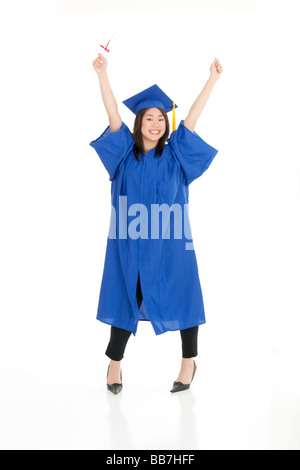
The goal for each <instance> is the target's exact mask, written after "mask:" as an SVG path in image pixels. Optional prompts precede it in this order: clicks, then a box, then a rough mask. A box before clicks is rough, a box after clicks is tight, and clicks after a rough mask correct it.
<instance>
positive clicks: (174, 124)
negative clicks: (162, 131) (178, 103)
mask: <svg viewBox="0 0 300 470" xmlns="http://www.w3.org/2000/svg"><path fill="white" fill-rule="evenodd" d="M172 130H173V131H176V115H175V103H173V129H172Z"/></svg>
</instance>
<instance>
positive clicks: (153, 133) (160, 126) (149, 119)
mask: <svg viewBox="0 0 300 470" xmlns="http://www.w3.org/2000/svg"><path fill="white" fill-rule="evenodd" d="M141 132H142V136H143V138H144V140H146V141H148V142H149V143H152V144H154V143H157V142H158V141H159V139H161V138H162V136H163V135H164V133H165V132H166V122H165V118H164V116H163V115H162V114H161V112H160V110H159V109H158V108H149V109H147V110H146V112H145V114H144V116H143V119H142V128H141Z"/></svg>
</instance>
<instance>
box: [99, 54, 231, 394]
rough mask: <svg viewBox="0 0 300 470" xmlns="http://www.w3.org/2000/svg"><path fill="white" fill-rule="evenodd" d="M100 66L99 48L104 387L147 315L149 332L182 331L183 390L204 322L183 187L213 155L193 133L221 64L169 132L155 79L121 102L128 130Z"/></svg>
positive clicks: (165, 100)
mask: <svg viewBox="0 0 300 470" xmlns="http://www.w3.org/2000/svg"><path fill="white" fill-rule="evenodd" d="M107 65H108V62H107V59H106V58H105V57H104V56H103V55H101V54H99V55H98V57H97V58H96V59H95V60H94V61H93V67H94V70H95V71H96V73H97V75H98V78H99V83H100V89H101V94H102V99H103V103H104V106H105V109H106V111H107V115H108V119H109V127H108V128H107V129H106V130H105V132H104V133H103V134H102V135H101V136H100V137H99V138H98V139H96V140H94V141H92V142H91V143H90V145H91V146H92V147H93V148H94V149H95V150H96V152H97V153H98V155H99V157H100V158H101V160H102V162H103V164H104V166H105V167H106V169H107V171H108V173H109V179H110V181H111V183H112V186H111V198H112V213H111V226H110V233H109V237H108V240H107V248H106V257H105V264H104V272H103V277H102V283H101V290H100V298H99V304H98V313H97V319H98V320H100V321H102V322H104V323H106V324H109V325H111V335H110V341H109V344H108V347H107V350H106V355H107V356H108V357H109V358H110V364H109V368H108V373H107V387H108V390H110V391H111V392H113V393H114V394H117V393H119V392H120V391H121V390H122V372H121V360H122V359H123V357H124V351H125V348H126V344H127V342H128V339H129V337H130V336H131V334H132V333H133V334H134V335H135V334H136V331H137V325H138V322H139V321H143V320H145V321H150V322H151V324H152V326H153V329H154V332H155V334H157V335H158V334H163V333H165V332H166V331H178V330H179V331H180V334H181V342H182V362H181V369H180V372H179V376H178V378H177V380H176V381H175V382H174V383H173V388H172V390H171V392H173V393H174V392H178V391H182V390H186V389H188V388H189V387H190V384H191V382H192V380H193V378H194V375H195V372H196V363H195V361H194V358H195V357H196V356H197V354H198V352H197V340H198V327H199V325H201V324H203V323H205V314H204V305H203V298H202V291H201V285H200V280H199V274H198V267H197V260H196V255H195V252H194V250H193V244H192V237H191V233H190V225H189V217H188V212H187V207H188V202H189V189H188V187H189V185H190V184H191V182H192V181H194V180H195V179H196V178H198V177H199V176H200V175H201V174H203V173H204V171H206V169H207V168H208V167H209V165H210V164H211V162H212V160H213V159H214V157H215V156H216V154H217V152H218V151H217V150H216V149H215V148H213V147H211V146H210V145H208V144H207V143H206V142H205V141H204V140H203V139H201V137H199V136H198V135H197V134H196V133H195V132H194V129H195V126H196V123H197V120H198V118H199V116H200V114H201V113H202V111H203V109H204V107H205V105H206V103H207V101H208V98H209V96H210V94H211V92H212V90H213V88H214V85H215V83H216V82H217V80H218V79H219V77H220V76H221V74H222V66H221V64H220V62H219V61H218V60H217V59H215V60H214V61H213V63H212V65H211V67H210V76H209V78H208V80H207V82H206V84H205V86H204V88H203V90H202V91H201V93H200V95H199V96H198V97H197V99H196V101H195V102H194V104H193V105H192V107H191V109H190V112H189V114H188V116H187V117H186V119H185V120H184V121H181V123H180V125H179V126H178V129H177V130H173V132H172V134H171V136H170V138H168V137H169V121H168V116H167V113H168V112H169V111H171V110H172V109H174V108H175V106H176V105H175V104H174V103H173V101H172V100H170V98H169V97H168V96H167V95H165V93H164V92H163V91H162V90H161V89H160V88H159V87H158V86H157V85H154V86H152V87H150V88H148V89H147V90H144V91H142V92H141V93H138V94H137V95H135V96H133V97H131V98H129V99H128V100H125V101H124V102H123V103H124V104H125V105H126V106H127V107H128V108H129V109H131V110H132V111H133V112H134V113H135V114H136V119H135V124H134V130H133V133H131V132H130V131H129V129H128V127H127V126H126V125H125V124H124V123H123V122H122V119H121V117H120V114H119V111H118V106H117V102H116V99H115V97H114V94H113V92H112V89H111V87H110V83H109V79H108V75H107ZM137 214H139V216H137ZM160 215H162V227H161V226H160V218H159V217H160ZM171 215H173V219H172V220H174V224H172V223H171ZM133 216H135V219H132V217H133ZM171 230H172V233H171Z"/></svg>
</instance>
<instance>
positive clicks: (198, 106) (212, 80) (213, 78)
mask: <svg viewBox="0 0 300 470" xmlns="http://www.w3.org/2000/svg"><path fill="white" fill-rule="evenodd" d="M222 72H223V68H222V66H221V64H220V62H219V61H218V59H215V60H214V61H213V63H212V64H211V66H210V77H209V79H208V80H207V82H206V84H205V85H204V88H203V90H202V91H201V93H200V95H199V96H198V98H197V99H196V101H195V103H194V104H193V106H192V107H191V109H190V112H189V114H188V116H187V118H186V119H185V121H184V125H185V127H187V128H188V129H189V130H190V131H191V132H194V130H195V127H196V124H197V121H198V119H199V116H200V114H201V113H202V111H203V109H204V107H205V105H206V103H207V101H208V98H209V97H210V94H211V92H212V90H213V88H214V86H215V84H216V82H217V81H218V79H219V78H220V76H221V74H222Z"/></svg>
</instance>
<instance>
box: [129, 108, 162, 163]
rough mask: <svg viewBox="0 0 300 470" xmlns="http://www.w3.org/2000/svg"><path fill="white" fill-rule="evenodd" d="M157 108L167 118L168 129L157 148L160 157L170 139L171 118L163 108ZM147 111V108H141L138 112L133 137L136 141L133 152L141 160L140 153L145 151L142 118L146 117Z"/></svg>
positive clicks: (156, 154)
mask: <svg viewBox="0 0 300 470" xmlns="http://www.w3.org/2000/svg"><path fill="white" fill-rule="evenodd" d="M157 109H159V111H160V112H161V114H162V115H163V117H164V118H165V123H166V131H165V133H164V135H163V136H162V137H161V138H160V139H159V141H158V144H157V146H156V148H155V156H156V157H158V156H159V155H161V154H162V151H163V149H164V146H165V143H166V142H167V139H168V137H169V133H170V125H169V119H168V116H167V113H166V112H165V111H164V110H163V109H161V108H157ZM146 111H147V109H141V110H140V111H139V112H138V113H137V115H136V118H135V121H134V127H133V134H132V137H133V140H134V142H135V144H134V147H133V153H134V156H135V158H136V159H137V160H138V161H139V156H140V154H141V153H142V152H143V151H144V147H143V136H142V131H141V128H142V120H143V117H144V115H145V113H146Z"/></svg>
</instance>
